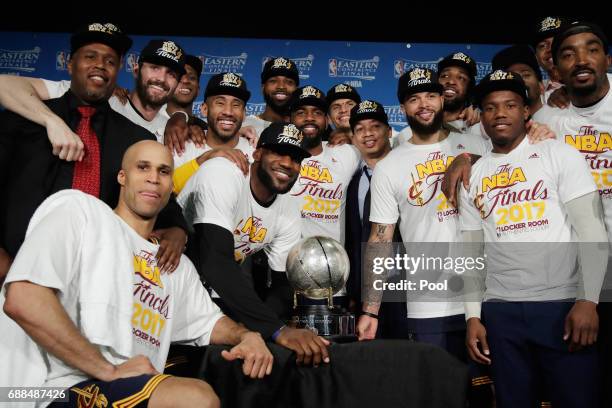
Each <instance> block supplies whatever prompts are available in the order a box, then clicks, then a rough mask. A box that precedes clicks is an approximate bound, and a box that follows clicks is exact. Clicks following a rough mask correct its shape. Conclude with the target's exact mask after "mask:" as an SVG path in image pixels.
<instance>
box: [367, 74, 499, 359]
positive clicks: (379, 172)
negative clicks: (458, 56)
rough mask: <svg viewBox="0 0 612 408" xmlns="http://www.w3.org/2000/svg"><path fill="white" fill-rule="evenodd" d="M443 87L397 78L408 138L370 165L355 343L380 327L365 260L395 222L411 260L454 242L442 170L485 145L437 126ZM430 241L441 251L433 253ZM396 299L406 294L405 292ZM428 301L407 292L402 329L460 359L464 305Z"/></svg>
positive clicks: (416, 77)
mask: <svg viewBox="0 0 612 408" xmlns="http://www.w3.org/2000/svg"><path fill="white" fill-rule="evenodd" d="M443 89H444V88H443V86H442V85H441V84H440V83H439V82H438V78H437V77H436V73H435V72H434V71H431V70H429V69H426V68H414V69H411V70H409V71H407V72H406V73H405V74H404V75H403V76H402V77H401V78H400V79H399V83H398V92H397V95H398V99H399V102H400V103H401V104H402V105H403V106H404V107H405V109H406V117H407V119H408V123H409V125H410V127H411V128H412V131H413V133H412V137H411V139H410V140H408V141H406V143H404V144H403V145H402V146H400V147H398V148H396V149H394V150H392V151H391V153H389V154H388V155H387V156H386V157H385V158H384V159H383V160H381V161H380V162H379V163H378V164H377V165H376V168H375V170H374V174H373V176H372V186H371V195H372V196H371V208H370V221H371V222H372V229H371V233H370V239H369V240H368V243H369V246H371V248H367V249H366V257H365V263H364V272H363V273H364V277H363V280H364V282H365V288H364V289H365V291H366V292H365V294H366V295H365V296H364V305H363V312H364V314H363V315H362V316H361V317H360V318H359V323H358V331H359V336H360V338H361V339H373V338H374V336H375V334H376V329H377V326H378V319H377V316H378V309H379V307H380V303H379V302H378V301H376V298H375V297H374V296H370V295H368V290H369V289H370V288H372V284H373V281H372V276H373V259H372V258H371V257H370V256H371V254H372V253H373V250H378V249H379V248H375V247H377V246H382V245H385V243H387V244H388V245H390V243H391V242H392V238H393V233H394V231H395V227H396V224H398V223H399V229H400V233H401V236H402V240H403V241H404V245H405V247H406V251H407V253H408V255H409V256H415V254H416V255H417V256H419V255H421V251H424V254H425V256H428V257H431V256H442V257H447V256H448V255H449V252H448V251H449V244H450V243H454V242H457V241H458V228H457V220H458V211H457V209H455V208H452V207H451V206H450V205H449V204H448V202H447V200H446V197H445V196H444V194H443V193H442V190H441V184H442V178H443V175H444V171H445V170H446V167H447V166H448V165H449V164H450V163H451V162H452V161H453V160H454V158H455V157H457V156H458V155H469V154H470V153H472V154H477V155H481V154H484V153H485V152H486V151H487V146H486V143H485V142H484V141H483V140H482V139H481V138H477V137H473V136H471V135H467V134H464V133H455V132H449V131H448V130H447V129H444V128H443V127H442V123H443V104H444V103H445V100H444V96H443ZM419 243H423V245H421V244H419ZM428 243H439V244H440V245H439V246H435V247H434V246H433V245H429V244H428ZM416 251H419V252H416ZM389 256H393V255H392V254H389ZM402 272H404V271H402ZM440 272H442V273H443V274H444V271H437V270H436V271H424V272H420V273H416V275H415V276H414V277H412V278H410V279H414V280H415V281H417V282H420V280H421V279H425V280H431V281H435V280H437V279H441V277H438V276H437V275H434V274H439V273H440ZM451 277H452V276H446V278H447V279H448V278H451ZM402 294H403V296H406V292H402ZM427 295H428V294H425V296H423V297H419V296H416V297H415V296H412V297H411V295H410V293H408V297H407V300H408V302H407V314H406V316H407V319H406V321H405V322H404V325H405V327H406V328H405V330H404V331H405V332H406V334H407V335H410V336H412V337H413V338H414V339H415V340H417V341H422V342H427V343H431V344H435V345H438V346H440V347H443V348H445V349H446V350H447V351H449V352H450V353H451V354H453V355H455V356H457V357H458V358H460V359H463V360H465V347H464V339H465V321H464V317H463V312H464V310H463V304H462V302H461V301H454V302H452V301H448V300H446V297H445V296H444V295H442V296H440V297H438V298H437V299H436V298H435V297H432V296H427ZM449 295H450V294H449ZM449 297H450V296H449ZM419 300H420V301H419Z"/></svg>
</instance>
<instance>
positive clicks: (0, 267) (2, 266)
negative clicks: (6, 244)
mask: <svg viewBox="0 0 612 408" xmlns="http://www.w3.org/2000/svg"><path fill="white" fill-rule="evenodd" d="M12 263H13V259H12V258H11V256H10V255H9V254H8V252H6V250H5V249H4V248H1V247H0V287H2V284H3V283H4V279H5V278H6V275H7V274H8V271H9V269H11V264H12Z"/></svg>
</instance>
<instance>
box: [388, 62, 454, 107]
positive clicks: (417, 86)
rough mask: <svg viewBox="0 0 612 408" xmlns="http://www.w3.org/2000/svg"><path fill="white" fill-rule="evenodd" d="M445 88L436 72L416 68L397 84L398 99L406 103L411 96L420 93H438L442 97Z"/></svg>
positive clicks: (402, 77)
mask: <svg viewBox="0 0 612 408" xmlns="http://www.w3.org/2000/svg"><path fill="white" fill-rule="evenodd" d="M443 91H444V87H443V86H442V85H440V83H439V82H438V75H437V74H436V71H433V70H431V69H429V68H421V67H415V68H412V69H410V70H408V71H406V72H405V73H404V75H402V76H401V77H400V78H399V80H398V82H397V99H398V100H399V103H404V101H405V100H406V98H407V97H408V96H410V95H413V94H415V93H419V92H437V93H439V94H440V95H442V92H443Z"/></svg>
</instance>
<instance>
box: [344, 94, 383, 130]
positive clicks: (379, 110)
mask: <svg viewBox="0 0 612 408" xmlns="http://www.w3.org/2000/svg"><path fill="white" fill-rule="evenodd" d="M364 119H374V120H377V121H379V122H381V123H384V124H385V125H387V126H389V118H388V117H387V113H386V112H385V108H384V107H383V106H382V105H381V104H380V103H378V102H376V101H371V100H367V99H366V100H364V101H361V102H360V103H359V104H358V105H355V106H353V108H352V109H351V118H350V119H349V123H350V124H351V130H353V129H354V128H355V125H356V124H357V122H359V121H360V120H364Z"/></svg>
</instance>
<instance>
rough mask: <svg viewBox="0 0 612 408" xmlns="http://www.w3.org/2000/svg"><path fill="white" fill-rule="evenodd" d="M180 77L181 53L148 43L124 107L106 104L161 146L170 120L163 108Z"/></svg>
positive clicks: (116, 102)
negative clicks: (147, 133) (140, 128)
mask: <svg viewBox="0 0 612 408" xmlns="http://www.w3.org/2000/svg"><path fill="white" fill-rule="evenodd" d="M184 74H185V51H184V50H183V49H182V48H181V47H180V46H179V45H178V44H176V43H175V42H174V41H168V40H151V41H149V43H148V44H147V45H146V46H145V47H144V48H143V49H142V51H141V52H140V57H139V58H138V65H137V66H136V68H135V70H134V79H135V80H136V82H135V85H136V86H135V89H133V90H132V91H131V92H130V94H129V95H128V101H127V103H126V104H123V103H121V101H119V99H118V98H111V99H110V101H109V103H110V104H111V107H112V108H113V109H114V110H116V111H117V112H119V113H121V114H122V115H123V116H125V117H126V118H128V119H130V120H131V121H132V122H134V123H136V124H137V125H140V126H142V127H143V128H145V129H147V130H148V131H149V132H151V133H153V134H154V135H155V137H157V141H159V142H160V143H163V141H164V130H165V129H166V122H167V121H168V119H169V118H170V116H169V115H168V113H167V112H166V110H165V109H163V108H164V107H165V105H166V103H167V102H168V100H169V99H170V98H171V97H172V95H173V94H174V91H175V89H176V87H177V86H178V81H179V79H180V78H181V77H182V76H183V75H184Z"/></svg>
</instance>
